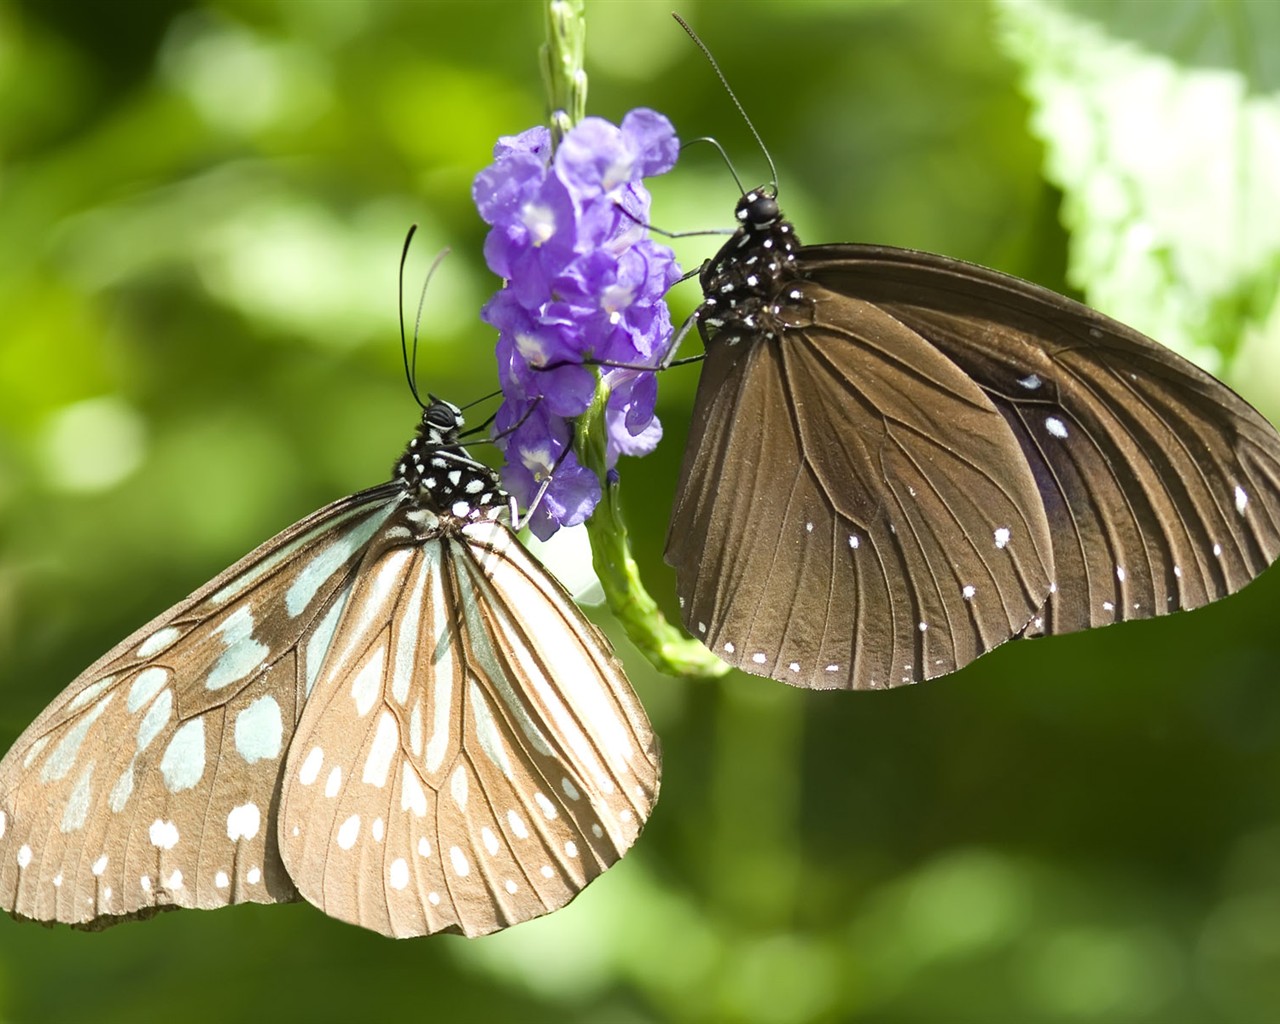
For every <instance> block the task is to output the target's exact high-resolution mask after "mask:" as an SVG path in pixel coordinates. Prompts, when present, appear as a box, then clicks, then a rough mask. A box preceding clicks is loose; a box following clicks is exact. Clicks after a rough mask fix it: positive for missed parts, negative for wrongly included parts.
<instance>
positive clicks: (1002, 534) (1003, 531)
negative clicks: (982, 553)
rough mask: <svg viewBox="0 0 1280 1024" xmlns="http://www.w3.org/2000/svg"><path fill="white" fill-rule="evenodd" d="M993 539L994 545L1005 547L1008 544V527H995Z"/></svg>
mask: <svg viewBox="0 0 1280 1024" xmlns="http://www.w3.org/2000/svg"><path fill="white" fill-rule="evenodd" d="M995 540H996V547H998V548H1004V547H1007V546H1008V544H1009V527H1007V526H1000V527H997V528H996V532H995Z"/></svg>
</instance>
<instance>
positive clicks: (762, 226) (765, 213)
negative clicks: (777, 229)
mask: <svg viewBox="0 0 1280 1024" xmlns="http://www.w3.org/2000/svg"><path fill="white" fill-rule="evenodd" d="M733 216H734V219H735V220H737V222H738V223H739V224H741V225H742V226H743V227H744V228H746V229H747V230H749V231H753V232H760V231H767V230H768V229H769V228H771V227H773V226H774V225H775V224H777V223H778V221H779V220H781V218H782V211H781V210H780V209H778V197H777V195H776V194H774V192H773V191H772V190H770V189H768V188H757V189H753V190H752V191H750V192H748V193H746V194H745V195H744V196H743V197H742V198H741V199H739V200H738V205H737V207H736V208H735V209H734V211H733Z"/></svg>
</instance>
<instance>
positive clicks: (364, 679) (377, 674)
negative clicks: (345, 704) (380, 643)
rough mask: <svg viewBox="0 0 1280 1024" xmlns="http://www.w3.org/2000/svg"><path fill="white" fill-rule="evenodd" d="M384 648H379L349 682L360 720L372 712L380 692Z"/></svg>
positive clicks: (384, 654)
mask: <svg viewBox="0 0 1280 1024" xmlns="http://www.w3.org/2000/svg"><path fill="white" fill-rule="evenodd" d="M386 653H387V652H386V648H384V647H379V648H378V649H377V650H376V651H374V654H373V657H372V658H370V659H369V660H368V661H367V662H366V663H365V665H364V667H363V668H361V669H360V671H359V672H357V673H356V677H355V679H353V680H352V682H351V697H352V699H353V700H354V701H355V702H356V714H358V715H359V716H360V717H361V718H363V717H364V716H365V715H367V714H368V713H369V712H370V710H372V708H373V705H374V702H375V701H376V700H377V699H378V694H379V693H381V692H382V664H383V659H384V658H385V656H386Z"/></svg>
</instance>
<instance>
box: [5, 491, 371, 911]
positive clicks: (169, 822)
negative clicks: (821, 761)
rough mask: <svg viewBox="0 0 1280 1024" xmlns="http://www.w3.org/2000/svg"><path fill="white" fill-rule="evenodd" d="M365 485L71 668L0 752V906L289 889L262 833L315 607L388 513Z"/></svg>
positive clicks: (174, 900)
mask: <svg viewBox="0 0 1280 1024" xmlns="http://www.w3.org/2000/svg"><path fill="white" fill-rule="evenodd" d="M391 495H392V492H390V491H388V490H386V489H385V488H384V489H375V490H373V491H369V492H365V493H363V494H360V495H356V496H354V497H352V498H348V499H345V500H343V501H339V502H335V503H334V504H332V505H330V506H328V507H326V508H324V509H322V510H320V511H319V512H317V513H316V514H315V515H313V516H310V517H308V518H307V519H304V520H303V521H301V522H299V523H298V524H296V525H295V526H293V527H291V528H290V529H288V530H286V531H284V532H283V533H281V534H280V535H278V536H277V537H275V538H273V539H272V540H270V541H268V542H267V543H265V544H263V545H262V546H261V547H259V548H258V549H256V550H255V551H254V552H252V553H251V554H249V555H248V556H246V557H245V558H244V559H242V560H241V561H239V562H238V563H236V564H235V565H234V566H232V567H231V568H230V569H228V570H227V571H226V572H224V573H222V574H221V575H219V576H218V577H217V578H215V579H214V580H212V581H211V582H210V583H208V584H206V585H205V586H204V587H202V588H201V589H200V590H198V591H197V592H196V593H194V594H193V595H191V596H190V597H189V598H187V599H186V600H184V601H182V602H180V603H179V604H177V605H176V606H174V607H173V608H171V609H170V610H169V611H167V612H165V613H164V614H163V615H161V616H159V617H158V618H156V619H154V620H153V621H151V622H150V623H148V624H147V625H146V626H144V627H143V628H142V629H140V630H138V631H136V632H135V633H134V634H132V635H131V636H129V637H128V638H126V639H125V640H124V641H122V642H121V643H120V644H118V645H117V646H116V647H115V648H113V649H112V650H111V651H109V652H108V653H107V654H106V655H105V656H103V657H102V658H100V659H99V660H98V661H97V662H96V663H95V664H94V665H92V666H90V668H89V669H87V670H86V671H85V672H84V673H82V674H81V675H80V676H79V677H78V678H77V679H76V680H75V681H74V682H73V683H72V684H71V685H70V686H69V687H67V689H66V690H65V691H63V693H62V694H61V695H60V696H59V697H58V698H57V699H56V700H55V701H54V703H53V704H52V705H51V706H50V707H49V708H48V709H46V710H45V711H44V712H43V713H42V714H41V715H40V717H39V718H37V719H36V721H35V722H34V723H32V725H31V726H30V727H29V728H28V729H27V730H26V731H25V732H24V733H23V734H22V736H21V737H20V738H19V739H18V741H17V742H16V743H15V744H14V746H13V748H12V749H11V750H10V751H9V753H8V754H7V755H6V757H5V758H4V761H3V762H0V903H3V905H4V906H6V907H7V908H8V909H10V910H11V911H12V912H13V913H14V914H15V915H17V916H19V917H28V918H33V919H36V920H40V921H61V922H65V923H69V924H77V925H87V926H94V925H98V926H100V925H104V924H109V923H111V922H112V921H114V920H119V919H122V918H127V917H130V916H144V915H146V914H148V913H151V912H154V911H155V910H158V909H168V908H170V907H202V908H211V907H219V906H225V905H227V904H230V903H238V902H245V901H251V902H258V903H274V902H281V901H288V900H294V899H297V898H298V897H297V892H296V890H295V889H294V887H293V885H292V883H291V882H290V880H289V878H288V876H287V874H286V873H285V872H284V870H283V866H282V864H281V862H280V858H279V853H278V851H277V848H276V843H275V829H274V820H275V811H276V804H277V798H278V792H277V789H278V786H277V782H278V778H279V774H280V766H281V761H282V757H283V754H284V752H285V750H286V748H287V746H288V743H289V740H290V737H291V736H292V733H293V729H294V724H295V722H296V721H297V716H298V713H299V711H300V710H301V706H302V702H303V700H304V699H305V688H306V679H307V671H308V669H307V663H308V658H314V654H313V653H312V652H313V649H314V647H315V645H316V639H317V632H318V631H320V630H322V629H323V625H322V621H321V620H322V616H321V615H320V614H319V610H320V609H321V608H322V607H324V606H325V605H327V604H328V603H329V602H331V601H332V600H333V598H334V596H335V595H336V594H337V593H339V592H340V591H341V589H342V587H343V586H344V585H345V584H346V581H347V579H348V577H349V576H350V574H351V572H352V571H353V569H354V566H355V564H356V563H358V561H359V555H360V549H361V548H362V547H363V545H364V544H365V543H367V542H368V539H369V537H370V536H372V534H373V533H374V532H375V531H376V529H377V525H378V523H379V522H380V521H381V519H383V518H385V517H386V515H387V514H388V511H389V507H390V501H391Z"/></svg>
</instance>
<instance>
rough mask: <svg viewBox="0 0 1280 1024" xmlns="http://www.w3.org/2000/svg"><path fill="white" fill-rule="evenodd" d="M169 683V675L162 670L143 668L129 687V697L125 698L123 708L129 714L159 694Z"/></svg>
mask: <svg viewBox="0 0 1280 1024" xmlns="http://www.w3.org/2000/svg"><path fill="white" fill-rule="evenodd" d="M168 681H169V673H168V671H167V670H166V669H163V668H144V669H143V670H142V671H141V672H139V673H138V677H137V678H136V679H135V680H134V681H133V685H132V686H130V687H129V696H128V697H126V698H125V707H127V708H128V709H129V711H130V712H136V711H138V710H139V709H141V708H142V706H143V705H144V704H146V703H147V702H148V701H149V700H151V698H152V697H154V696H155V695H156V694H157V693H159V692H160V691H161V690H162V689H163V688H164V684H165V683H167V682H168Z"/></svg>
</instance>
